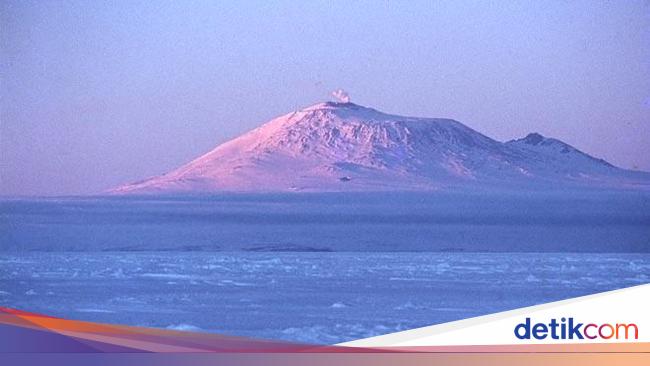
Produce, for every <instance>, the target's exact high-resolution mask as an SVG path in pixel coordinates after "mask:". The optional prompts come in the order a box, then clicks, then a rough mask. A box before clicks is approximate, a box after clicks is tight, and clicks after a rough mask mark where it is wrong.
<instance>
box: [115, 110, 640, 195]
mask: <svg viewBox="0 0 650 366" xmlns="http://www.w3.org/2000/svg"><path fill="white" fill-rule="evenodd" d="M563 186H570V187H576V188H577V187H594V188H596V187H600V188H623V189H648V188H650V173H646V172H638V171H629V170H624V169H621V168H617V167H615V166H613V165H611V164H609V163H607V162H606V161H604V160H602V159H597V158H594V157H592V156H590V155H588V154H586V153H584V152H582V151H579V150H578V149H576V148H574V147H572V146H570V145H568V144H566V143H564V142H562V141H559V140H556V139H553V138H547V137H544V136H542V135H540V134H537V133H531V134H529V135H528V136H526V137H524V138H522V139H518V140H512V141H508V142H499V141H496V140H493V139H491V138H489V137H487V136H485V135H483V134H481V133H479V132H477V131H475V130H473V129H471V128H469V127H467V126H465V125H463V124H462V123H460V122H457V121H454V120H451V119H441V118H415V117H403V116H397V115H391V114H386V113H382V112H379V111H377V110H375V109H372V108H367V107H363V106H359V105H356V104H353V103H335V102H326V103H321V104H316V105H313V106H311V107H307V108H304V109H302V110H300V111H296V112H292V113H289V114H286V115H284V116H281V117H278V118H275V119H273V120H271V121H269V122H268V123H266V124H264V125H262V126H260V127H258V128H256V129H254V130H252V131H250V132H247V133H245V134H243V135H242V136H240V137H237V138H235V139H233V140H230V141H228V142H226V143H223V144H221V145H219V146H217V147H216V148H215V149H214V150H212V151H210V152H208V153H207V154H205V155H203V156H201V157H199V158H197V159H195V160H194V161H191V162H190V163H188V164H186V165H184V166H182V167H180V168H178V169H176V170H173V171H171V172H169V173H166V174H163V175H161V176H157V177H153V178H150V179H147V180H144V181H140V182H135V183H130V184H126V185H123V186H120V187H117V188H115V189H113V190H112V191H111V192H112V193H137V194H156V193H211V192H237V191H239V192H273V191H277V192H287V191H307V192H325V191H431V190H439V189H450V188H451V189H453V188H462V187H468V188H472V187H473V188H477V187H486V188H489V187H495V188H499V189H510V188H512V189H528V188H545V187H548V188H551V187H552V188H558V187H563Z"/></svg>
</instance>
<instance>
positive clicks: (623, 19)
mask: <svg viewBox="0 0 650 366" xmlns="http://www.w3.org/2000/svg"><path fill="white" fill-rule="evenodd" d="M0 26H1V29H0V37H1V39H0V43H1V49H0V51H1V54H0V55H1V61H0V77H1V80H0V81H1V84H0V89H1V95H0V98H1V99H0V102H1V110H0V113H1V114H0V119H1V120H0V123H1V124H0V194H4V195H15V194H20V195H57V194H85V193H93V192H98V191H101V190H103V189H106V188H109V187H112V186H115V185H117V184H120V183H125V182H128V181H131V180H137V179H141V178H145V177H147V176H151V175H156V174H160V173H163V172H165V171H168V170H170V169H172V168H174V167H177V166H178V165H180V164H182V163H185V162H187V161H188V160H190V159H192V158H194V157H196V156H198V155H200V154H202V153H205V152H207V151H208V150H210V149H211V148H213V147H214V146H215V145H217V144H219V143H221V142H223V141H225V140H227V139H229V138H232V137H235V136H237V135H239V134H241V133H242V132H244V131H246V130H249V129H251V128H253V127H255V126H257V125H258V124H261V123H262V122H265V121H266V120H268V119H270V118H272V117H275V116H277V115H280V114H284V113H287V112H289V111H292V110H295V109H298V108H299V107H303V106H307V105H310V104H313V103H316V102H320V101H323V100H327V99H328V98H329V93H330V92H331V91H332V90H334V89H337V88H344V89H345V90H347V91H348V92H349V93H350V95H351V98H352V101H353V102H355V103H358V104H362V105H366V106H371V107H374V108H376V109H379V110H382V111H385V112H391V113H397V114H404V115H415V116H426V117H449V118H454V119H457V120H459V121H461V122H463V123H465V124H467V125H468V126H470V127H472V128H474V129H476V130H478V131H480V132H482V133H484V134H486V135H488V136H490V137H493V138H495V139H498V140H502V141H503V140H509V139H512V138H518V137H521V136H523V135H525V134H527V133H528V132H532V131H537V132H540V133H542V134H544V135H548V136H553V137H556V138H559V139H562V140H564V141H566V142H568V143H570V144H572V145H574V146H576V147H577V148H579V149H581V150H583V151H585V152H587V153H590V154H592V155H595V156H597V157H602V158H605V159H606V160H608V161H610V162H612V163H614V164H616V165H619V166H622V167H625V168H631V167H637V168H638V169H643V170H650V151H649V150H650V149H649V148H650V2H648V1H608V2H598V1H593V0H591V1H584V2H582V1H513V2H508V1H494V2H488V1H476V2H464V1H446V2H436V3H434V2H431V1H423V2H415V1H395V2H380V1H368V2H354V3H353V4H349V3H348V2H347V1H346V2H343V1H342V2H331V1H324V2H317V1H305V2H299V1H293V0H290V1H289V0H288V1H283V2H268V1H243V2H242V1H220V2H216V1H210V2H192V1H180V0H179V1H174V2H163V1H126V0H124V1H42V0H41V1H33V2H32V1H8V0H2V1H1V2H0Z"/></svg>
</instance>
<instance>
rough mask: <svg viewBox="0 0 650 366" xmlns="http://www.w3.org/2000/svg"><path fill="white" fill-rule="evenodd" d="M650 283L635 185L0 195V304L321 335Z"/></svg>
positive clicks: (268, 333)
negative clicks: (547, 189)
mask: <svg viewBox="0 0 650 366" xmlns="http://www.w3.org/2000/svg"><path fill="white" fill-rule="evenodd" d="M649 282H650V196H648V194H643V193H634V192H628V193H620V192H619V193H612V192H587V193H584V192H583V193H575V192H574V193H570V194H567V193H563V194H557V193H547V194H541V193H536V194H531V195H527V194H523V193H522V194H508V195H503V194H499V195H490V194H435V195H431V194H430V195H418V194H384V195H382V196H380V197H378V196H376V195H364V194H354V195H352V194H324V195H318V194H312V195H301V194H295V195H224V196H212V197H175V198H172V197H167V198H164V199H163V198H160V197H159V198H147V197H131V198H120V197H117V198H116V197H86V198H82V197H69V198H41V199H18V198H11V199H4V200H1V201H0V306H8V307H13V308H18V309H22V310H27V311H33V312H39V313H45V314H49V315H53V316H59V317H64V318H70V319H81V320H89V321H96V322H107V323H118V324H129V325H139V326H151V327H162V328H170V329H181V330H198V331H206V332H217V333H222V334H232V335H243V336H251V337H259V338H273V339H284V340H292V341H302V342H311V343H321V344H331V343H337V342H342V341H347V340H353V339H358V338H363V337H369V336H374V335H379V334H386V333H391V332H395V331H399V330H405V329H411V328H415V327H420V326H426V325H432V324H436V323H441V322H446V321H452V320H458V319H463V318H467V317H472V316H478V315H484V314H489V313H493V312H497V311H502V310H509V309H514V308H518V307H522V306H528V305H534V304H539V303H544V302H549V301H554V300H561V299H566V298H570V297H575V296H580V295H587V294H592V293H597V292H602V291H607V290H613V289H618V288H623V287H628V286H634V285H639V284H644V283H649Z"/></svg>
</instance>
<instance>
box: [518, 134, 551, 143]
mask: <svg viewBox="0 0 650 366" xmlns="http://www.w3.org/2000/svg"><path fill="white" fill-rule="evenodd" d="M544 140H546V137H544V136H542V135H541V134H539V133H537V132H532V133H529V134H528V135H526V137H524V139H523V142H525V143H527V144H529V145H539V144H540V143H541V142H542V141H544Z"/></svg>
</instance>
